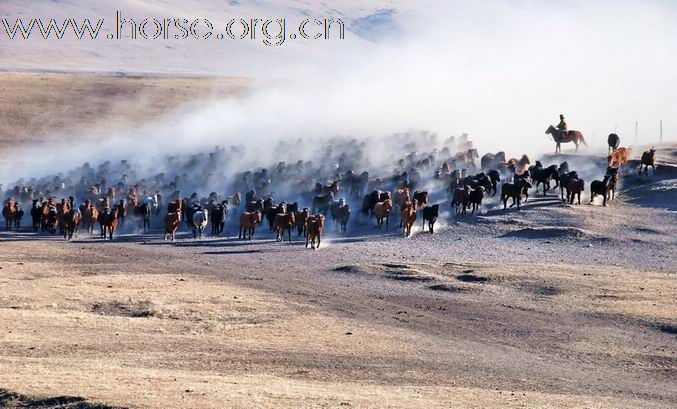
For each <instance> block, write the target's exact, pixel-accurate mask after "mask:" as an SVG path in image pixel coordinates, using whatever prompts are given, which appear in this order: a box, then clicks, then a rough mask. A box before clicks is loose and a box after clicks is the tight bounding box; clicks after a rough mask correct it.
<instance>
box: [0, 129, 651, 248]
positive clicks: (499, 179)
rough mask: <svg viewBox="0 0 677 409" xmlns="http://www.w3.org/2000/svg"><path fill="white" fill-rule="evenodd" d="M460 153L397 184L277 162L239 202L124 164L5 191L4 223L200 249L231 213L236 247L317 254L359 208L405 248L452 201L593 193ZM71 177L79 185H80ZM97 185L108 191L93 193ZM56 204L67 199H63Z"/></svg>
mask: <svg viewBox="0 0 677 409" xmlns="http://www.w3.org/2000/svg"><path fill="white" fill-rule="evenodd" d="M546 133H550V134H552V135H553V138H554V139H555V141H556V143H557V150H558V151H559V150H560V148H559V145H560V144H561V143H566V142H573V143H574V144H575V145H576V147H577V148H578V144H579V142H581V143H585V141H584V139H583V136H582V134H580V132H577V131H570V132H569V135H561V134H560V133H559V131H557V130H556V129H554V128H553V127H550V128H548V130H547V131H546ZM619 142H620V140H619V138H618V136H617V135H615V134H611V135H609V138H608V144H609V152H610V153H609V156H608V158H607V159H608V163H607V171H606V174H605V175H604V177H603V178H602V179H601V180H594V181H592V182H591V183H590V184H589V186H590V203H592V202H593V201H594V199H595V197H596V196H598V195H599V196H602V197H603V205H604V206H606V205H607V202H608V201H609V200H611V199H613V198H614V194H615V190H616V188H617V185H618V182H619V180H620V177H621V172H620V171H619V170H620V168H621V167H623V166H624V165H626V163H627V161H628V159H629V157H630V155H631V151H630V149H628V148H624V147H620V146H619ZM459 148H460V149H458V151H457V152H456V153H454V154H452V152H451V149H450V148H449V147H443V148H442V149H440V150H438V149H432V150H431V151H428V152H425V153H419V152H410V153H408V154H406V155H404V157H400V158H399V159H397V160H396V161H395V163H394V164H395V170H394V171H393V172H392V174H390V175H388V174H387V173H386V174H380V175H378V176H377V177H373V171H372V173H371V174H370V173H369V172H368V171H367V170H364V171H363V172H361V173H357V172H355V171H353V170H351V169H345V167H347V166H349V165H351V163H350V161H349V158H350V156H352V155H350V154H346V153H345V152H343V153H339V154H338V157H337V154H336V152H337V150H336V149H335V147H332V148H329V149H328V150H327V152H326V155H325V158H324V159H328V160H330V161H331V163H336V165H335V166H325V165H322V166H316V165H313V163H312V162H311V161H298V162H297V163H294V164H287V163H285V162H279V163H278V164H277V166H276V167H274V170H273V171H270V172H269V170H268V168H258V169H256V170H254V171H245V172H237V173H236V174H235V175H233V176H232V177H231V178H230V180H231V183H232V184H231V188H232V189H233V190H231V191H232V192H234V193H232V194H231V195H228V196H225V195H219V194H217V193H216V192H211V193H210V194H209V195H208V196H207V197H200V196H199V195H198V193H193V194H192V195H190V196H188V197H185V196H183V195H182V194H181V187H183V186H186V185H188V184H189V181H190V179H191V178H192V177H196V176H197V174H196V175H194V176H191V175H189V174H188V173H179V172H178V171H177V172H175V175H174V178H173V179H169V181H168V179H167V176H168V175H167V174H166V173H160V174H156V175H154V176H152V177H151V178H143V177H140V178H139V177H138V175H137V179H136V180H135V179H133V176H130V174H131V175H136V172H135V171H134V169H133V168H132V166H131V165H130V164H129V163H127V161H121V162H120V164H119V165H118V166H116V167H114V166H113V165H112V164H111V163H110V162H104V163H102V164H101V165H100V166H99V167H98V169H97V170H95V169H93V168H92V167H91V165H89V164H88V163H86V164H84V165H82V166H81V167H79V168H77V169H75V170H73V171H72V172H70V176H67V177H64V176H63V175H56V176H52V177H46V178H43V179H42V180H33V181H32V182H33V183H32V184H25V183H24V184H23V185H20V184H16V185H15V187H14V188H13V189H11V190H9V191H7V192H0V193H2V196H4V197H5V198H6V199H5V200H4V202H3V208H2V215H3V217H4V218H5V226H6V228H7V230H16V229H19V228H20V227H21V221H22V218H23V216H24V210H23V209H24V208H25V206H26V207H30V211H29V213H30V218H31V220H32V229H33V230H34V231H35V232H45V233H49V234H56V233H57V232H58V233H59V234H60V235H62V236H63V237H64V238H65V239H67V240H70V239H72V238H73V237H75V236H77V235H78V232H79V231H80V230H81V229H83V230H84V231H86V232H87V233H89V234H90V235H94V229H95V228H96V227H97V226H98V228H99V229H100V234H99V236H100V237H101V238H103V239H108V240H113V238H114V235H115V233H116V231H119V229H127V230H129V229H128V228H127V227H126V226H127V225H129V224H131V225H132V226H134V227H133V230H134V231H136V232H143V233H145V232H147V231H148V230H149V229H150V228H151V223H153V224H155V225H156V226H157V225H159V224H161V225H162V226H163V229H164V233H165V234H164V238H165V240H168V239H171V240H174V239H175V238H176V233H177V231H178V230H179V229H181V226H182V225H183V224H185V226H186V229H187V230H188V231H192V233H193V237H194V238H196V239H200V238H202V237H203V235H204V232H205V229H206V228H207V226H208V225H209V224H210V223H211V235H212V236H221V235H222V234H223V232H224V227H225V225H226V222H227V220H229V219H228V215H231V214H232V215H234V217H231V219H232V221H231V223H233V224H235V225H237V227H238V231H239V234H238V239H241V240H252V238H253V237H254V235H255V231H256V228H257V226H258V225H260V224H264V222H265V223H266V224H267V226H268V229H269V230H270V232H274V233H275V237H276V241H278V242H282V241H284V240H285V236H286V240H287V241H288V242H291V241H292V236H293V234H292V232H293V231H295V232H296V236H297V237H303V238H305V241H306V247H308V246H310V247H311V248H313V249H314V248H316V247H319V246H320V242H321V236H322V234H323V231H324V228H325V224H326V223H327V221H328V220H331V222H332V224H333V225H334V226H335V228H336V230H337V231H340V232H342V233H345V232H346V230H347V228H348V225H349V222H350V221H351V216H352V213H353V212H352V209H355V208H357V209H358V212H357V216H358V218H359V219H360V220H362V221H364V220H367V219H369V218H372V219H373V220H374V221H375V223H376V226H377V227H378V228H379V229H382V228H385V229H389V228H390V224H391V218H394V219H395V220H398V221H399V228H400V229H402V230H401V231H402V234H403V235H404V236H405V237H406V236H409V235H411V233H412V228H413V226H414V225H415V222H416V220H421V226H422V227H421V231H425V230H426V226H427V230H428V232H429V233H431V234H432V233H434V226H435V223H436V221H437V219H438V218H439V217H440V208H441V206H440V203H439V202H440V200H439V199H438V200H436V201H437V202H438V203H432V202H433V201H434V200H433V198H434V197H438V198H439V197H440V196H442V195H444V196H446V197H447V200H449V199H450V205H451V209H453V211H454V212H455V213H456V214H457V215H463V214H466V211H467V210H470V213H471V214H474V213H475V212H476V211H477V210H478V209H480V207H481V206H482V202H483V200H484V198H485V196H496V195H497V194H498V193H499V190H500V202H501V203H502V204H503V208H504V209H505V208H507V207H508V201H512V203H511V204H510V207H513V206H516V207H517V209H520V206H521V204H522V203H524V202H526V201H527V200H528V199H529V191H530V189H532V188H535V190H536V194H538V193H539V189H540V190H542V194H543V195H544V196H545V195H547V192H548V191H550V190H551V189H559V194H558V196H559V197H560V200H562V201H564V202H567V203H570V204H578V205H580V204H581V194H582V192H583V191H584V190H585V186H586V183H585V182H584V181H583V179H582V178H581V176H580V175H579V173H578V172H577V171H576V170H573V169H569V164H568V163H567V162H566V161H565V162H561V163H558V164H552V165H549V166H545V165H543V163H542V162H541V161H536V162H535V163H534V164H532V163H531V161H530V159H529V157H528V156H527V155H522V157H520V158H512V159H508V158H506V155H505V153H504V152H497V153H487V154H485V155H484V156H482V157H481V158H480V157H479V154H478V152H477V149H475V148H473V147H472V142H470V141H468V140H467V139H466V140H462V141H460V142H459ZM218 149H219V148H217V151H216V152H215V153H211V154H209V157H208V160H209V161H210V162H214V163H217V159H216V158H217V157H218V156H219V155H218V154H219V150H218ZM221 153H223V152H221ZM354 153H355V154H361V152H359V151H358V152H354ZM358 156H359V155H358ZM477 159H479V164H478V163H477ZM199 160H200V158H199V157H195V156H191V157H188V158H187V159H186V160H184V161H183V162H177V159H176V158H172V159H171V160H170V161H172V164H173V165H174V166H176V167H177V168H179V169H180V170H186V169H193V170H194V169H195V168H194V166H195V163H197V162H199ZM321 163H323V164H326V162H325V161H321ZM210 166H211V165H210ZM648 167H652V168H653V171H654V174H655V171H656V170H655V149H653V148H652V149H651V150H649V151H646V152H644V153H643V154H642V156H641V166H640V174H641V173H642V172H644V174H647V173H648ZM170 168H171V165H170ZM197 173H199V172H197ZM73 176H75V177H78V176H79V180H77V181H76V180H75V178H74V177H73ZM111 179H112V180H116V179H117V180H118V181H117V182H116V183H114V184H112V185H109V183H108V182H107V181H108V180H111ZM93 180H97V181H99V182H97V183H92V181H93ZM553 182H554V186H552V183H553ZM241 191H244V192H245V193H244V195H243V194H242V193H240V192H241ZM276 192H287V194H286V196H287V197H293V199H294V200H293V201H292V200H288V201H285V200H280V201H278V200H277V198H279V197H281V196H282V195H281V194H280V193H276ZM57 194H62V195H64V198H63V199H61V200H58V199H57ZM66 195H68V196H67V197H66ZM303 204H305V205H306V206H303ZM351 205H352V208H351ZM130 218H131V219H132V221H131V222H130V221H128V219H130Z"/></svg>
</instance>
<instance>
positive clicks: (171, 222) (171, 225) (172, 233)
mask: <svg viewBox="0 0 677 409" xmlns="http://www.w3.org/2000/svg"><path fill="white" fill-rule="evenodd" d="M180 223H181V213H180V212H179V211H174V212H169V213H167V215H166V216H165V236H164V239H165V240H167V237H171V238H172V241H174V240H176V229H178V227H179V224H180Z"/></svg>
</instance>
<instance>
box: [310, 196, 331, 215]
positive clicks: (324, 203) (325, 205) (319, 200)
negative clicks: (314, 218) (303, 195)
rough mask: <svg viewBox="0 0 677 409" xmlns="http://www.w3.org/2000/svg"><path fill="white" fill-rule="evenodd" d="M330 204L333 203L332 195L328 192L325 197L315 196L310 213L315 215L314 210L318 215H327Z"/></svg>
mask: <svg viewBox="0 0 677 409" xmlns="http://www.w3.org/2000/svg"><path fill="white" fill-rule="evenodd" d="M332 203H334V193H332V192H329V193H327V194H325V195H317V196H315V197H313V206H312V209H311V212H312V213H315V210H317V211H318V212H319V213H324V214H327V211H328V210H329V208H330V207H331V204H332Z"/></svg>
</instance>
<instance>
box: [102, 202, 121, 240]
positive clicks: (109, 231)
mask: <svg viewBox="0 0 677 409" xmlns="http://www.w3.org/2000/svg"><path fill="white" fill-rule="evenodd" d="M119 214H120V209H119V207H118V206H113V210H111V211H110V212H106V211H104V213H101V215H100V216H99V220H100V223H101V237H102V238H104V239H105V238H106V235H108V237H109V239H110V240H113V233H115V229H116V228H117V226H118V215H119Z"/></svg>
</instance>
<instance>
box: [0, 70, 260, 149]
mask: <svg viewBox="0 0 677 409" xmlns="http://www.w3.org/2000/svg"><path fill="white" fill-rule="evenodd" d="M247 84H248V83H247V81H246V80H243V79H237V78H215V77H160V76H158V77H122V76H101V75H75V74H52V73H15V72H0V112H1V113H2V118H3V120H2V121H0V151H1V150H3V149H7V148H11V147H13V146H21V145H23V144H35V143H36V142H42V141H44V140H46V139H48V138H49V137H51V136H54V135H57V136H58V137H59V138H62V139H68V138H72V137H80V138H81V137H88V136H91V135H97V134H99V133H102V132H110V133H113V132H116V131H128V130H133V129H135V128H136V127H139V126H141V125H143V124H145V123H147V122H149V121H152V120H153V119H157V118H159V117H161V116H163V115H166V114H168V113H170V112H171V111H172V110H173V109H175V108H177V107H178V106H179V105H180V104H184V103H188V102H191V101H198V102H204V101H205V100H208V99H211V98H217V97H223V96H226V95H233V94H238V93H242V92H244V91H245V90H246V88H247Z"/></svg>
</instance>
